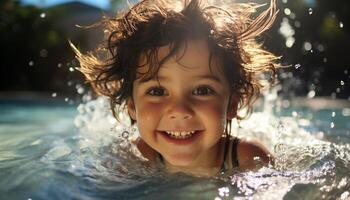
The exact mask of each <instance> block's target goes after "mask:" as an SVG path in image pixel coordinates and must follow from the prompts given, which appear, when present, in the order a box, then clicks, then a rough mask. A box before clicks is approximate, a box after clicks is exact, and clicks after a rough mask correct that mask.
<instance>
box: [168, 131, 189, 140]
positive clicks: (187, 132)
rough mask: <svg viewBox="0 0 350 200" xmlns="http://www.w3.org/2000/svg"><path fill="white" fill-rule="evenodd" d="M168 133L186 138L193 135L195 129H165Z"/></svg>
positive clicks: (178, 137)
mask: <svg viewBox="0 0 350 200" xmlns="http://www.w3.org/2000/svg"><path fill="white" fill-rule="evenodd" d="M165 132H166V133H167V134H168V135H170V136H171V137H173V138H176V139H186V138H189V137H191V136H192V135H193V133H194V132H195V131H165Z"/></svg>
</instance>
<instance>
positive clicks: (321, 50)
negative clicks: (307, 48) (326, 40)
mask: <svg viewBox="0 0 350 200" xmlns="http://www.w3.org/2000/svg"><path fill="white" fill-rule="evenodd" d="M317 50H318V51H320V52H323V51H324V46H323V45H322V44H319V45H317Z"/></svg>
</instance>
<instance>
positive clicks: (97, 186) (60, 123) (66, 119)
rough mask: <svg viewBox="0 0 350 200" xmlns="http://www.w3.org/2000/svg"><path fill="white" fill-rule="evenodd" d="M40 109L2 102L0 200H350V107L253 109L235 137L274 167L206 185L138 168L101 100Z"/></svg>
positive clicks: (125, 135)
mask: <svg viewBox="0 0 350 200" xmlns="http://www.w3.org/2000/svg"><path fill="white" fill-rule="evenodd" d="M311 101H312V100H311ZM47 102H48V103H42V102H37V101H4V100H3V101H0V111H1V115H0V199H25V200H27V199H32V200H35V199H213V200H214V199H215V200H220V199H349V198H350V123H349V119H350V106H345V107H334V105H336V103H337V101H336V100H334V104H333V103H331V104H329V105H327V107H324V108H319V109H314V108H310V107H303V106H287V107H285V108H283V109H281V108H279V109H276V108H273V109H271V108H270V109H267V108H260V109H257V111H256V112H255V113H254V114H253V115H252V116H251V117H250V118H249V120H246V121H242V122H241V123H240V125H234V127H233V135H238V136H241V137H242V136H254V137H257V138H259V139H260V140H261V141H262V142H263V143H265V144H266V145H267V146H268V148H269V149H270V150H271V151H272V152H274V154H275V155H276V157H277V162H276V166H273V167H272V166H271V167H266V168H262V169H260V170H259V171H256V172H240V173H237V172H228V173H226V174H220V175H218V176H215V177H211V178H203V177H192V176H189V175H186V174H181V173H178V174H167V173H166V172H164V171H162V169H161V168H159V167H158V166H155V167H146V166H144V164H143V161H142V159H143V158H142V157H141V156H140V154H139V152H138V151H137V149H135V146H133V143H132V141H133V139H135V137H137V130H136V129H135V128H129V127H128V125H127V123H126V124H118V123H117V122H116V121H115V119H114V118H113V117H112V116H111V114H110V112H109V108H108V101H107V100H106V99H104V98H99V99H96V100H89V101H86V102H85V103H83V104H81V105H79V106H69V105H65V104H58V103H55V102H52V103H50V100H47ZM347 105H349V104H347ZM276 110H277V111H276ZM121 117H123V116H121ZM122 119H123V118H122ZM124 119H125V118H124ZM125 121H127V120H126V119H125Z"/></svg>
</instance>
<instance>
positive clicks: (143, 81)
mask: <svg viewBox="0 0 350 200" xmlns="http://www.w3.org/2000/svg"><path fill="white" fill-rule="evenodd" d="M195 78H196V79H209V80H212V81H215V82H217V83H222V81H221V80H220V79H219V77H217V76H215V75H210V74H206V75H199V76H195ZM150 80H153V81H156V80H157V79H156V77H154V78H152V79H150ZM150 80H143V79H140V80H139V84H142V83H145V82H148V81H150ZM158 80H164V81H167V80H169V78H168V77H165V76H158Z"/></svg>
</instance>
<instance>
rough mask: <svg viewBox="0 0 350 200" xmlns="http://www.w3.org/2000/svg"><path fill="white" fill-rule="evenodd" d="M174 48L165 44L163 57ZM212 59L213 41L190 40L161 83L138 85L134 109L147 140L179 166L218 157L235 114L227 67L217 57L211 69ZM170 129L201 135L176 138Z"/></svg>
mask: <svg viewBox="0 0 350 200" xmlns="http://www.w3.org/2000/svg"><path fill="white" fill-rule="evenodd" d="M168 52H169V47H168V46H165V47H162V48H160V49H159V55H158V56H159V59H161V58H163V57H164V56H165V55H167V53H168ZM182 53H183V51H181V50H180V53H179V55H180V56H181V55H182ZM208 61H209V49H208V45H207V42H206V41H205V40H192V41H188V42H187V47H186V52H185V54H184V56H183V57H182V58H181V59H180V60H178V61H177V62H176V58H170V59H169V60H168V61H167V62H165V63H164V65H162V66H161V67H160V70H159V73H158V76H159V83H160V85H159V83H158V82H157V80H150V81H147V82H143V83H141V82H140V79H137V80H136V81H135V82H134V83H133V100H129V101H128V109H129V114H130V115H131V117H132V118H133V119H134V120H136V123H137V126H138V128H139V131H140V135H141V138H142V139H143V140H144V141H145V142H146V143H147V144H148V145H149V146H150V147H152V148H153V149H154V150H156V151H157V152H159V153H160V154H161V155H162V156H163V157H164V159H165V160H166V161H167V162H168V163H170V164H172V165H175V166H196V165H198V164H202V163H203V161H204V160H208V158H210V157H215V156H216V154H217V151H218V142H219V140H220V138H221V136H222V134H223V132H224V129H225V124H226V120H227V119H232V118H233V117H234V116H233V115H234V114H235V107H236V106H232V105H234V104H236V102H233V103H232V105H230V106H229V88H228V83H227V81H226V79H225V76H224V74H223V73H222V71H221V70H220V69H221V68H220V67H219V66H218V64H217V63H216V62H215V59H214V58H213V59H212V64H211V68H212V73H211V71H210V69H209V63H208ZM142 62H144V61H141V63H142ZM147 68H148V67H147V66H146V67H142V68H139V72H145V71H147ZM229 107H230V108H231V109H229ZM165 131H186V132H189V131H195V133H194V134H191V135H186V136H177V137H178V138H176V137H174V136H171V135H169V134H167V133H166V132H165ZM173 134H175V133H173ZM186 134H187V133H186ZM184 138H186V139H184Z"/></svg>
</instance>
